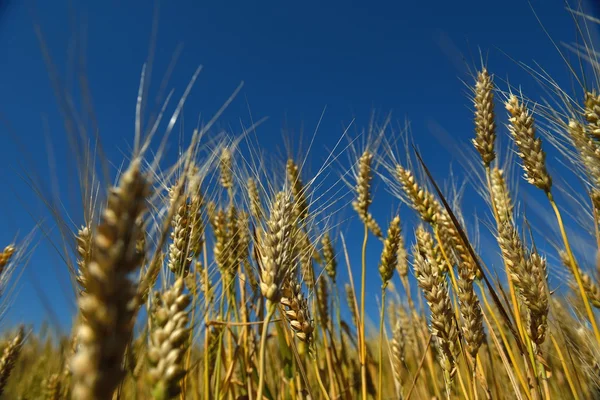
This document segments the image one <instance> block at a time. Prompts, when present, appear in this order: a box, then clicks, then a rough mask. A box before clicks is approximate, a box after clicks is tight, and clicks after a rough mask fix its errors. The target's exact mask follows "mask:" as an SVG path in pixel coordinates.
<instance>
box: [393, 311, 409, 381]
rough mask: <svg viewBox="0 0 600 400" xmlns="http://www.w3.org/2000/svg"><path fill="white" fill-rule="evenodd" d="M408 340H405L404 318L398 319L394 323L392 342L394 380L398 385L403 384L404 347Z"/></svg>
mask: <svg viewBox="0 0 600 400" xmlns="http://www.w3.org/2000/svg"><path fill="white" fill-rule="evenodd" d="M405 345H406V342H405V340H404V332H403V328H402V320H400V319H399V320H398V321H396V323H395V324H394V331H393V334H392V343H391V346H390V347H391V352H390V353H391V361H392V371H393V373H394V381H395V383H396V386H398V387H400V385H401V383H402V382H401V376H402V369H403V368H404V348H405Z"/></svg>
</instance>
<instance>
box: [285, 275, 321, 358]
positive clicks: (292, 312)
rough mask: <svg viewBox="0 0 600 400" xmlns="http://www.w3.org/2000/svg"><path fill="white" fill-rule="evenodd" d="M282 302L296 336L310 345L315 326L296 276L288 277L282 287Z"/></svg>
mask: <svg viewBox="0 0 600 400" xmlns="http://www.w3.org/2000/svg"><path fill="white" fill-rule="evenodd" d="M281 304H282V305H283V306H284V307H285V315H286V317H287V319H288V321H289V323H290V326H291V327H292V329H293V331H294V333H295V334H296V337H297V338H298V339H299V340H301V341H303V342H306V344H308V345H309V347H310V346H311V345H312V340H313V331H314V329H315V328H314V325H313V321H312V319H311V317H310V311H309V309H308V302H307V301H306V297H305V296H304V294H303V293H302V286H301V285H300V284H299V283H298V282H297V281H296V280H295V279H294V277H290V279H287V280H286V281H285V283H284V284H283V286H282V288H281Z"/></svg>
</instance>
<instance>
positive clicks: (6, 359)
mask: <svg viewBox="0 0 600 400" xmlns="http://www.w3.org/2000/svg"><path fill="white" fill-rule="evenodd" d="M24 337H25V330H24V329H23V327H20V328H19V331H18V332H17V334H16V335H15V337H14V338H13V339H12V340H11V341H10V342H9V343H8V345H7V346H6V347H5V348H4V352H3V353H2V358H0V396H1V395H2V394H3V393H4V388H5V387H6V383H7V382H8V378H9V377H10V374H11V372H12V370H13V368H14V366H15V363H16V361H17V358H18V357H19V354H20V353H21V348H22V346H23V338H24Z"/></svg>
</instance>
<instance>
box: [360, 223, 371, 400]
mask: <svg viewBox="0 0 600 400" xmlns="http://www.w3.org/2000/svg"><path fill="white" fill-rule="evenodd" d="M368 238H369V228H368V227H367V225H366V224H365V232H364V239H363V245H362V273H361V286H360V316H359V318H360V330H359V334H360V336H359V341H358V342H359V346H360V352H359V354H360V378H361V394H362V399H363V400H367V345H366V343H365V281H366V273H367V240H368Z"/></svg>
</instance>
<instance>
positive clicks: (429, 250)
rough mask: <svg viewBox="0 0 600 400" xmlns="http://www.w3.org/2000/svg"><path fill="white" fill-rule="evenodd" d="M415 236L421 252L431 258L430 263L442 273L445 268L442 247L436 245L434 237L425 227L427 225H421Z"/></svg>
mask: <svg viewBox="0 0 600 400" xmlns="http://www.w3.org/2000/svg"><path fill="white" fill-rule="evenodd" d="M415 237H416V241H417V248H418V250H419V252H420V253H422V254H423V256H424V257H426V258H427V259H428V260H429V263H430V264H431V265H432V267H433V268H435V269H436V270H438V271H440V273H442V272H444V270H445V268H444V266H443V265H442V264H443V260H442V255H441V254H440V249H439V247H438V246H436V243H435V241H434V240H433V237H432V236H431V234H430V233H429V232H428V231H427V229H425V227H423V226H422V225H419V226H418V227H417V230H416V231H415ZM414 250H415V249H413V252H414Z"/></svg>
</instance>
